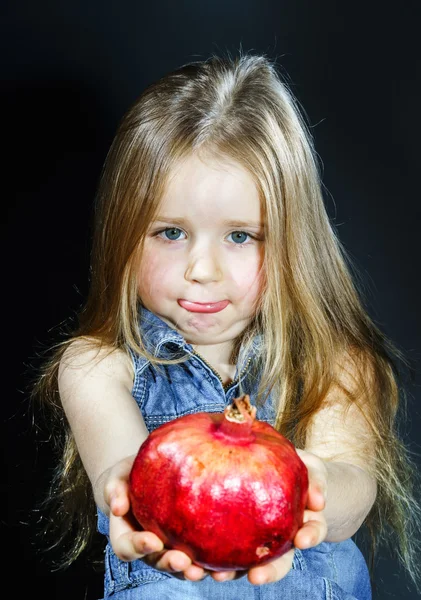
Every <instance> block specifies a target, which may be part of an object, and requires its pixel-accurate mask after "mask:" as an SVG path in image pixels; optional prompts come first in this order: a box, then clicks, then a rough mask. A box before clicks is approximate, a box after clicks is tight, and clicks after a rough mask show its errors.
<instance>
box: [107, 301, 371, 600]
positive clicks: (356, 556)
mask: <svg viewBox="0 0 421 600" xmlns="http://www.w3.org/2000/svg"><path fill="white" fill-rule="evenodd" d="M140 324H141V328H142V332H143V339H144V342H145V344H146V347H147V348H148V350H149V351H150V352H151V353H152V354H155V355H156V356H160V357H164V358H171V357H172V358H174V357H175V356H177V355H180V352H181V353H183V354H184V353H188V355H189V359H188V360H187V361H186V362H184V363H180V364H177V365H159V366H158V367H157V368H154V367H153V366H152V365H151V364H150V362H149V361H147V360H146V359H144V358H141V357H139V356H135V355H133V363H134V371H135V378H134V384H133V390H132V394H133V396H134V398H135V400H136V402H137V403H138V405H139V409H140V410H141V411H142V415H143V418H144V420H145V423H146V426H147V428H148V430H149V431H152V430H153V429H155V428H156V427H158V426H159V425H161V424H162V423H165V422H167V421H170V420H172V419H174V418H176V417H180V416H182V415H186V414H191V413H196V412H201V411H207V412H222V411H223V410H224V407H225V406H226V405H227V404H229V403H230V402H231V401H232V400H233V399H234V398H235V397H236V396H238V395H240V394H242V393H248V394H249V395H250V398H251V401H252V402H253V399H254V395H255V392H256V386H257V382H253V381H251V380H250V377H248V376H247V375H248V373H247V369H246V365H247V364H248V363H249V361H250V359H251V358H252V356H243V355H242V354H241V352H240V356H239V360H238V366H237V373H236V377H235V381H234V382H233V383H232V384H230V385H229V386H225V387H224V386H223V384H222V381H221V380H220V379H219V378H218V376H217V375H216V373H215V372H214V371H213V370H212V368H211V367H210V366H209V365H207V364H206V363H205V362H204V360H202V359H201V357H199V356H198V355H196V354H195V353H194V350H193V347H192V346H191V345H190V344H187V343H186V342H185V341H184V339H183V337H182V336H181V335H180V334H179V333H177V332H176V331H175V330H173V329H171V328H170V327H169V326H168V325H167V324H166V323H165V322H163V321H162V320H161V319H159V318H158V317H157V316H155V315H154V314H152V313H151V312H150V311H148V310H146V309H141V312H140ZM258 344H259V340H256V343H255V349H256V348H257V345H258ZM252 354H253V351H252ZM240 380H241V384H242V389H241V391H240V390H239V381H240ZM257 418H258V419H260V420H265V421H267V422H269V423H271V424H272V425H273V424H274V420H275V413H274V409H273V406H272V405H271V403H269V402H266V404H265V405H264V406H263V407H258V409H257ZM98 530H99V531H100V532H101V533H103V534H104V535H106V536H107V537H108V531H109V521H108V518H107V517H106V516H105V515H104V514H103V513H102V512H101V511H99V510H98ZM104 598H110V600H167V599H168V600H205V599H206V600H207V599H209V600H281V599H282V600H304V599H305V600H355V599H357V600H371V588H370V581H369V575H368V569H367V565H366V562H365V560H364V557H363V555H362V553H361V552H360V550H359V549H358V548H357V546H356V545H355V543H354V542H353V541H352V540H351V539H348V540H346V541H344V542H340V543H328V542H323V543H322V544H319V545H318V546H316V547H314V548H310V549H308V550H299V549H296V550H295V555H294V562H293V567H292V569H291V570H290V571H289V573H288V574H287V575H286V577H284V578H283V579H281V580H280V581H278V582H276V583H271V584H264V585H261V586H254V585H252V584H251V583H249V581H248V580H247V577H246V576H244V577H241V578H240V579H237V580H234V581H226V582H216V581H214V580H213V579H212V578H211V577H209V576H208V577H205V579H203V580H201V581H198V582H191V581H186V580H180V579H178V578H176V577H174V576H173V575H170V574H167V573H163V572H161V571H158V570H156V569H154V568H152V567H149V566H148V565H146V564H145V563H144V562H143V561H141V560H135V561H132V562H123V561H121V560H120V559H118V558H117V557H116V555H115V554H114V552H113V550H112V548H111V545H110V543H109V542H108V544H107V546H106V550H105V579H104Z"/></svg>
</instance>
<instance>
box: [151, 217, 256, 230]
mask: <svg viewBox="0 0 421 600" xmlns="http://www.w3.org/2000/svg"><path fill="white" fill-rule="evenodd" d="M154 221H155V222H156V223H171V224H174V225H186V224H189V223H190V221H189V219H182V218H181V219H180V218H178V217H164V216H162V217H156V219H154ZM222 225H225V226H227V227H256V228H259V229H263V228H264V224H263V223H260V222H258V221H241V220H239V219H233V220H228V221H222Z"/></svg>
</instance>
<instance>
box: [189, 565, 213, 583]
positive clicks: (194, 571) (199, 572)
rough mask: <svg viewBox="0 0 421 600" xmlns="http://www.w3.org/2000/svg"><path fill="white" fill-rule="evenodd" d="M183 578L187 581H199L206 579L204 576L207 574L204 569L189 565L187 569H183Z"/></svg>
mask: <svg viewBox="0 0 421 600" xmlns="http://www.w3.org/2000/svg"><path fill="white" fill-rule="evenodd" d="M183 574H184V578H185V579H188V580H189V581H200V580H201V579H203V578H204V577H206V575H208V572H207V571H205V569H203V568H202V567H199V565H194V564H192V565H190V566H189V567H187V569H184V573H183Z"/></svg>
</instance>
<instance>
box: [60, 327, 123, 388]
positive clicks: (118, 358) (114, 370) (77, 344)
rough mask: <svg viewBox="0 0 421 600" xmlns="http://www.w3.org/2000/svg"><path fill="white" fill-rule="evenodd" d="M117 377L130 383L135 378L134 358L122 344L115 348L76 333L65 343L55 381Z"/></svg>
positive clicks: (70, 381)
mask: <svg viewBox="0 0 421 600" xmlns="http://www.w3.org/2000/svg"><path fill="white" fill-rule="evenodd" d="M110 377H113V378H117V379H120V380H121V381H123V382H126V383H127V386H131V385H132V383H133V379H134V371H133V362H132V360H131V357H130V355H129V354H128V352H126V351H125V350H124V349H122V348H116V347H112V346H109V345H106V344H104V343H102V342H100V341H99V340H98V339H96V338H93V337H88V336H81V337H76V338H74V339H73V340H71V341H70V342H68V344H67V345H66V348H65V349H64V351H63V353H62V356H61V359H60V363H59V370H58V381H59V384H60V382H61V383H63V381H64V382H69V383H72V382H73V383H75V382H76V381H78V380H81V379H82V378H83V379H88V380H89V379H91V380H97V379H98V378H99V379H108V378H110Z"/></svg>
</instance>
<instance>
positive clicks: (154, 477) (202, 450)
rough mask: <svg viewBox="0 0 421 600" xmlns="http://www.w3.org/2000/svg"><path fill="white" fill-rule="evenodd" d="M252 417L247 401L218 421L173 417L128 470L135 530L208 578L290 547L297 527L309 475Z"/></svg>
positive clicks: (280, 439)
mask: <svg viewBox="0 0 421 600" xmlns="http://www.w3.org/2000/svg"><path fill="white" fill-rule="evenodd" d="M255 414H256V409H255V407H252V406H251V405H250V399H249V397H248V396H244V397H241V398H237V399H236V400H234V402H233V404H232V405H231V406H230V407H227V408H226V409H225V411H224V413H205V412H203V413H197V414H193V415H186V416H183V417H179V418H177V419H175V420H173V421H170V422H169V423H165V424H164V425H161V426H160V427H158V428H157V429H155V430H154V431H153V432H152V433H151V434H150V435H149V437H148V438H147V439H146V440H145V442H144V443H143V444H142V445H141V447H140V449H139V452H138V454H137V456H136V458H135V461H134V463H133V467H132V470H131V473H130V478H129V495H130V500H131V507H132V512H133V514H134V516H135V518H136V519H137V521H138V522H139V524H140V526H141V528H142V529H144V530H145V531H152V532H153V533H155V534H156V535H157V536H158V537H159V538H160V539H161V540H162V541H163V543H164V545H165V547H167V548H173V549H177V550H182V551H183V552H185V553H186V554H187V555H188V556H189V557H190V558H191V559H192V561H193V562H194V563H195V564H197V565H200V566H202V567H204V568H205V569H209V570H217V571H227V570H230V571H231V570H235V571H241V570H246V569H249V568H251V567H253V566H256V565H262V564H265V563H267V562H269V561H271V560H273V559H274V558H277V557H279V556H281V555H282V554H284V553H285V552H287V551H288V550H290V549H291V548H292V547H293V539H294V537H295V534H296V533H297V531H298V529H299V528H300V527H301V525H302V523H303V515H304V508H305V505H306V501H307V493H308V473H307V468H306V466H305V465H304V463H303V462H302V460H301V459H300V457H299V456H298V454H297V452H296V450H295V448H294V446H293V444H291V442H289V441H288V440H287V439H286V438H285V437H284V436H282V435H281V434H280V433H279V432H277V431H276V430H275V429H274V428H273V427H272V426H271V425H269V424H268V423H265V422H263V421H259V420H257V419H256V418H255Z"/></svg>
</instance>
